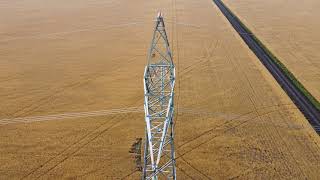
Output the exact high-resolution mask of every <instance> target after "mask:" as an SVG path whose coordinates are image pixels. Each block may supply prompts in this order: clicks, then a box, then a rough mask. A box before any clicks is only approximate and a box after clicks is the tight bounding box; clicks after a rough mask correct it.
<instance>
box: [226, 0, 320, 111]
mask: <svg viewBox="0 0 320 180" xmlns="http://www.w3.org/2000/svg"><path fill="white" fill-rule="evenodd" d="M221 3H222V4H224V6H225V7H226V8H227V9H228V10H229V12H230V13H231V14H232V16H233V17H234V18H236V19H237V20H238V21H239V22H240V24H241V25H242V26H243V27H244V28H245V29H246V31H247V32H249V33H250V35H251V36H252V37H253V38H254V40H255V41H256V42H257V43H258V44H259V45H260V46H261V47H262V48H263V50H264V51H265V52H266V53H267V54H268V56H269V57H271V59H272V61H273V62H275V63H276V64H277V65H278V67H280V68H281V70H282V71H283V72H284V73H285V74H286V75H287V76H288V77H289V79H290V80H291V81H292V83H293V84H294V85H295V86H296V87H297V88H298V89H299V90H300V91H301V92H302V93H303V94H304V95H305V96H306V97H307V98H308V99H309V101H310V102H311V103H312V104H313V105H314V106H315V107H316V108H317V109H318V110H319V111H320V102H319V101H318V100H317V99H316V98H315V97H313V96H312V94H311V93H310V92H309V91H308V90H307V89H306V88H305V87H304V86H303V85H302V84H301V82H300V81H299V80H298V79H297V78H296V77H295V76H294V75H293V73H292V72H290V71H289V69H288V68H287V67H286V66H285V65H284V64H283V63H282V62H281V61H280V60H279V59H278V58H277V57H276V56H275V55H274V54H273V53H272V52H271V51H270V50H269V49H268V48H267V47H266V46H265V45H264V44H263V43H262V42H261V41H260V40H259V39H258V38H257V36H256V35H255V34H253V32H252V31H251V30H250V29H249V28H248V27H247V26H246V25H245V24H243V22H242V21H241V20H240V19H239V18H238V17H237V16H236V15H235V14H234V13H233V12H232V11H231V10H230V9H229V7H228V6H226V4H225V3H224V2H222V1H221Z"/></svg>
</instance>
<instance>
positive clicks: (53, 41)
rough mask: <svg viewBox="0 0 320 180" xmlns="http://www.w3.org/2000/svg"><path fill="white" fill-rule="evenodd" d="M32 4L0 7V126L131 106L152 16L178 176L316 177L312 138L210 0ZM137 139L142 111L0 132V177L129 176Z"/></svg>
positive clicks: (137, 97) (137, 99)
mask: <svg viewBox="0 0 320 180" xmlns="http://www.w3.org/2000/svg"><path fill="white" fill-rule="evenodd" d="M32 2H33V3H31V2H12V1H7V2H2V3H1V4H0V8H1V11H0V12H1V17H4V16H5V17H10V18H9V19H10V21H9V20H7V21H6V23H5V24H1V26H2V27H3V28H2V29H3V30H2V31H3V32H1V33H0V37H1V41H2V42H1V43H0V49H1V50H0V56H1V61H0V67H1V73H0V77H1V82H0V87H1V89H0V97H1V100H2V106H1V107H0V113H1V114H0V116H1V118H13V117H21V116H35V115H48V114H55V113H63V112H82V111H95V110H102V109H112V108H126V107H133V106H141V105H142V103H143V90H142V74H143V68H144V65H145V62H146V50H147V49H148V46H149V43H150V37H151V33H152V28H153V22H152V19H154V17H155V14H156V11H157V10H158V9H162V11H163V12H164V15H165V18H166V20H167V22H169V21H171V22H175V21H177V22H179V23H180V24H175V25H172V24H173V23H167V31H168V34H169V38H171V39H172V47H173V53H174V61H175V64H176V66H177V71H178V72H177V76H178V78H177V81H178V82H177V86H176V99H175V102H176V107H177V111H176V116H175V117H176V119H175V121H176V149H177V152H176V156H177V167H178V169H177V173H178V177H179V179H191V178H193V179H210V178H217V179H219V178H220V179H225V178H240V179H254V178H255V179H256V178H262V177H263V178H266V179H271V178H287V179H292V178H298V179H302V178H304V177H306V178H310V179H317V178H318V177H317V176H319V174H318V169H319V163H318V162H319V160H320V147H319V146H320V141H319V137H318V136H317V135H316V133H315V132H314V131H313V130H312V128H311V127H310V125H309V124H308V123H307V121H306V120H305V119H304V117H303V116H302V115H301V113H300V112H299V111H298V110H297V109H296V107H295V106H294V105H293V103H292V102H291V101H290V99H289V98H288V97H287V96H286V94H285V93H284V92H283V91H282V90H281V88H280V87H279V86H278V85H277V83H276V82H275V80H274V79H273V78H272V77H271V75H270V74H269V73H268V72H267V71H266V70H265V69H264V67H263V65H262V64H260V63H259V61H258V60H257V59H256V57H255V56H254V55H253V54H252V53H251V52H250V51H249V50H248V49H247V47H246V45H245V44H244V43H243V42H242V41H241V39H240V38H239V37H238V36H237V34H236V33H235V32H234V30H233V29H232V28H231V26H230V25H229V24H228V22H227V21H226V20H225V18H224V17H223V15H222V14H221V13H220V11H219V10H218V9H217V7H215V6H214V5H213V4H212V2H211V1H209V0H202V1H180V0H175V1H169V0H164V1H146V0H138V1H129V0H120V1H112V3H109V2H102V1H98V0H96V1H86V0H81V1H75V0H74V1H54V2H53V1H52V2H47V3H45V4H43V2H42V1H40V0H38V1H37V0H33V1H32ZM62 7H63V8H62ZM18 15H23V16H18ZM130 21H133V22H137V24H135V25H132V24H131V25H125V24H126V23H128V22H130ZM138 22H143V23H138ZM182 24H189V26H187V25H182ZM112 25H121V26H117V27H115V26H112ZM111 26H112V27H113V28H110V27H111ZM199 27H200V28H199ZM143 136H144V120H143V113H142V112H141V113H127V114H113V115H107V116H102V117H90V118H77V119H66V120H57V121H43V122H33V123H26V124H22V123H16V124H9V125H2V126H0V137H1V141H0V162H1V163H0V179H19V178H22V177H25V178H27V179H35V178H37V177H39V178H41V179H48V178H52V179H61V178H88V179H92V178H96V179H123V178H124V179H138V178H139V172H135V161H134V159H133V157H132V155H130V153H129V150H130V148H131V145H132V143H134V142H135V140H136V138H138V137H143Z"/></svg>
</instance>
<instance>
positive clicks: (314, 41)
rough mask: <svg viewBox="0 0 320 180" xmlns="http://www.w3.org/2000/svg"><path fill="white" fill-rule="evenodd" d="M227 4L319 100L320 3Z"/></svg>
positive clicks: (247, 1) (280, 0) (250, 1)
mask: <svg viewBox="0 0 320 180" xmlns="http://www.w3.org/2000/svg"><path fill="white" fill-rule="evenodd" d="M225 2H226V4H227V5H228V6H229V7H230V8H231V10H233V11H234V12H235V14H237V15H238V17H240V19H241V20H242V21H243V22H244V23H245V24H246V25H247V26H248V27H249V28H250V29H251V30H252V31H253V32H254V33H255V34H256V35H257V37H258V38H259V39H260V40H261V41H262V42H263V43H265V44H266V45H267V47H268V48H269V49H270V50H271V51H272V52H273V53H274V54H275V55H276V56H277V57H278V58H279V59H280V61H281V62H282V63H284V64H285V66H286V67H287V68H288V69H289V70H290V71H291V72H292V73H293V74H294V75H295V77H296V78H297V79H298V80H299V81H300V82H301V83H302V84H303V85H304V86H305V87H306V89H308V90H309V91H310V93H311V94H312V95H313V96H314V97H315V98H316V99H317V100H318V101H319V100H320V70H319V69H320V61H319V59H320V52H319V48H320V34H319V32H320V24H319V17H320V13H319V11H318V9H319V7H320V1H317V0H306V1H298V0H291V1H286V0H269V1H253V0H244V1H232V0H225Z"/></svg>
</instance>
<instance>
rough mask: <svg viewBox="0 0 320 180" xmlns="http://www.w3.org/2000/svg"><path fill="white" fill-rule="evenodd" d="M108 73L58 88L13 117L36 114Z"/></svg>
mask: <svg viewBox="0 0 320 180" xmlns="http://www.w3.org/2000/svg"><path fill="white" fill-rule="evenodd" d="M138 56H140V55H136V56H134V57H132V58H131V60H132V59H136V58H137V57H138ZM120 58H122V57H118V58H116V59H120ZM120 67H121V64H118V65H116V66H114V69H118V68H120ZM110 72H111V71H108V72H107V73H110ZM107 73H106V71H105V70H101V71H99V72H96V73H93V74H90V75H87V76H85V77H84V78H83V79H81V80H79V81H76V82H71V83H69V84H67V85H64V86H62V87H58V88H56V89H55V90H54V92H53V93H51V94H50V95H46V96H44V97H42V98H40V99H38V100H37V101H35V102H32V103H31V104H29V105H26V106H24V107H22V108H20V109H18V110H16V111H15V112H13V113H12V115H13V116H15V117H19V116H25V115H28V114H30V113H31V112H34V111H35V110H37V109H39V108H40V107H41V106H43V105H45V104H47V103H48V102H51V101H54V100H56V99H57V98H58V96H59V95H61V94H63V93H64V92H65V91H67V90H72V89H75V88H77V87H81V86H83V85H85V84H88V83H89V82H91V81H94V80H96V79H98V78H100V77H102V76H105V75H106V74H107Z"/></svg>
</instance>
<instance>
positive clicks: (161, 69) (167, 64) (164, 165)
mask: <svg viewBox="0 0 320 180" xmlns="http://www.w3.org/2000/svg"><path fill="white" fill-rule="evenodd" d="M174 83H175V68H174V64H173V61H172V55H171V51H170V47H169V41H168V38H167V34H166V31H165V25H164V21H163V17H162V15H161V13H159V14H158V16H157V20H156V24H155V29H154V33H153V38H152V43H151V47H150V50H149V55H148V64H147V66H146V67H145V72H144V97H145V98H144V99H145V100H144V110H145V121H146V141H145V148H144V168H143V177H142V178H143V179H153V180H154V179H176V171H175V157H174V156H175V155H174V144H173V134H174V133H173V111H174V104H173V96H174Z"/></svg>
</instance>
